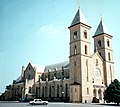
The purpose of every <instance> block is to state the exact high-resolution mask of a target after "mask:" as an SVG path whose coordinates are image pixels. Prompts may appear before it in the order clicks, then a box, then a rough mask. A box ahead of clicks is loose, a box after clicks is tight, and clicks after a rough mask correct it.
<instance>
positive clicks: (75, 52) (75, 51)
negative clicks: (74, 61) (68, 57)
mask: <svg viewBox="0 0 120 107" xmlns="http://www.w3.org/2000/svg"><path fill="white" fill-rule="evenodd" d="M74 54H75V55H76V54H77V46H76V45H75V46H74Z"/></svg>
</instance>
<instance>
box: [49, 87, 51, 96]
mask: <svg viewBox="0 0 120 107" xmlns="http://www.w3.org/2000/svg"><path fill="white" fill-rule="evenodd" d="M49 97H51V85H50V86H49Z"/></svg>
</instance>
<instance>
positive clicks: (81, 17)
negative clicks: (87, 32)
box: [70, 9, 89, 27]
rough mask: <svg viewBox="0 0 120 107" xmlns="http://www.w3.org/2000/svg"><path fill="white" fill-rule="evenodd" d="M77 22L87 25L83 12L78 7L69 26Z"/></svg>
mask: <svg viewBox="0 0 120 107" xmlns="http://www.w3.org/2000/svg"><path fill="white" fill-rule="evenodd" d="M79 23H83V24H85V25H89V24H88V22H87V20H86V18H85V16H84V14H83V13H82V11H81V9H78V11H77V13H76V15H75V17H74V19H73V21H72V23H71V25H70V27H71V26H74V25H76V24H79Z"/></svg>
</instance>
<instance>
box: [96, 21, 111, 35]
mask: <svg viewBox="0 0 120 107" xmlns="http://www.w3.org/2000/svg"><path fill="white" fill-rule="evenodd" d="M104 33H105V34H108V35H109V32H108V30H107V28H106V26H105V24H104V23H103V21H102V20H101V21H100V23H99V25H98V28H97V30H96V32H95V34H94V36H97V35H100V34H104Z"/></svg>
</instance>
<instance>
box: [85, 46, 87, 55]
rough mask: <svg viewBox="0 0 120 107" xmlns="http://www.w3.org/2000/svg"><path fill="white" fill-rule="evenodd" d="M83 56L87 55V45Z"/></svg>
mask: <svg viewBox="0 0 120 107" xmlns="http://www.w3.org/2000/svg"><path fill="white" fill-rule="evenodd" d="M85 54H86V55H87V45H85Z"/></svg>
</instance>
